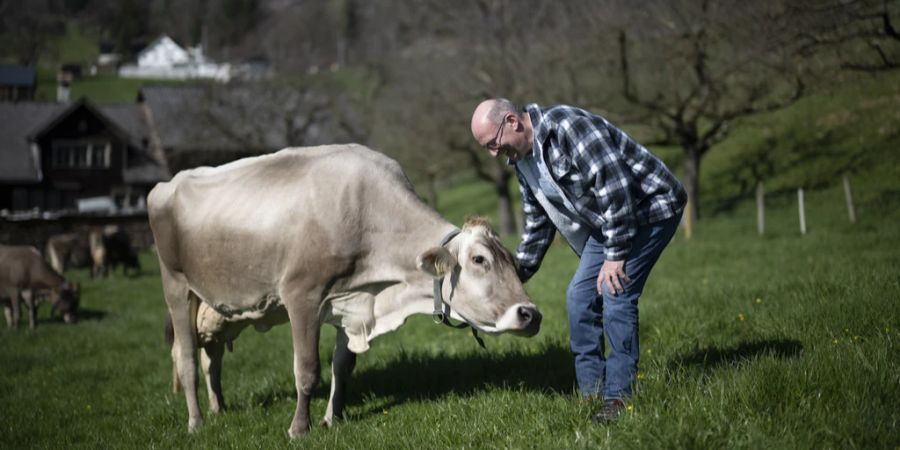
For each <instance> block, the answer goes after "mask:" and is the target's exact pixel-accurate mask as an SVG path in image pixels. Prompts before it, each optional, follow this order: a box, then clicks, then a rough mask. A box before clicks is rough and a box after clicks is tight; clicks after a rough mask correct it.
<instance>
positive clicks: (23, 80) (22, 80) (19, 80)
mask: <svg viewBox="0 0 900 450" xmlns="http://www.w3.org/2000/svg"><path fill="white" fill-rule="evenodd" d="M35 84H37V72H36V71H35V70H34V67H26V66H18V65H14V64H0V85H3V86H34V85H35Z"/></svg>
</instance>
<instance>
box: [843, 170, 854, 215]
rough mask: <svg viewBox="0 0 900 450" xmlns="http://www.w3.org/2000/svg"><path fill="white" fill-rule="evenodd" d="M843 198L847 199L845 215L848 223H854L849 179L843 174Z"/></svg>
mask: <svg viewBox="0 0 900 450" xmlns="http://www.w3.org/2000/svg"><path fill="white" fill-rule="evenodd" d="M844 197H846V198H847V215H849V216H850V223H856V209H855V208H854V207H853V194H852V193H851V192H850V179H849V178H847V174H844Z"/></svg>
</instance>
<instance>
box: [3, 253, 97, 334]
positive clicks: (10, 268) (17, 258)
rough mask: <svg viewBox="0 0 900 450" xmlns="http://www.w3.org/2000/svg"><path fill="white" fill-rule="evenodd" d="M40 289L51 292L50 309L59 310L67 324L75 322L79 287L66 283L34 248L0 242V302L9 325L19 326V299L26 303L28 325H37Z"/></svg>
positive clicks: (12, 326)
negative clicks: (0, 243)
mask: <svg viewBox="0 0 900 450" xmlns="http://www.w3.org/2000/svg"><path fill="white" fill-rule="evenodd" d="M42 291H50V298H51V301H52V302H53V310H54V311H58V312H60V313H61V314H62V316H63V319H64V320H65V321H66V322H67V323H72V322H74V321H75V318H76V312H77V309H78V302H79V291H80V289H79V286H78V285H77V284H72V283H68V282H66V279H65V278H63V276H62V275H60V274H58V273H56V271H54V270H53V268H52V267H50V265H49V264H48V263H47V261H44V259H43V258H42V257H41V253H40V252H39V251H38V250H37V249H36V248H34V247H28V246H7V245H0V303H3V307H4V308H3V309H4V313H5V315H6V324H7V325H8V326H9V327H10V328H18V327H19V302H20V301H24V302H25V304H26V305H27V306H28V312H29V315H28V325H29V326H30V327H31V328H32V329H34V328H35V327H36V326H37V306H38V297H39V295H40V294H41V293H42Z"/></svg>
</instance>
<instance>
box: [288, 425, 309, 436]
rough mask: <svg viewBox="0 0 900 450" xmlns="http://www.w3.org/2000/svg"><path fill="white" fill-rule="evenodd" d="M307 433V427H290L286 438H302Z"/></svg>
mask: <svg viewBox="0 0 900 450" xmlns="http://www.w3.org/2000/svg"><path fill="white" fill-rule="evenodd" d="M307 433H309V426H306V427H295V426H291V427H290V428H288V436H289V437H290V438H291V439H297V438H298V437H302V436H304V435H306V434H307Z"/></svg>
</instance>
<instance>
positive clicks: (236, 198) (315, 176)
mask: <svg viewBox="0 0 900 450" xmlns="http://www.w3.org/2000/svg"><path fill="white" fill-rule="evenodd" d="M385 190H388V191H392V192H391V194H392V195H393V196H394V197H397V196H399V197H400V198H403V197H410V196H413V197H414V194H413V193H412V190H411V188H410V186H409V184H408V181H407V180H406V178H405V176H404V175H403V173H402V171H401V170H400V168H399V165H397V164H396V162H394V161H393V160H391V159H390V158H387V157H386V156H384V155H382V154H380V153H377V152H374V151H372V150H369V149H367V148H365V147H363V146H359V145H339V146H321V147H308V148H289V149H285V150H282V151H279V152H277V153H274V154H270V155H264V156H259V157H253V158H245V159H242V160H238V161H235V162H232V163H229V164H225V165H223V166H219V167H215V168H210V167H203V168H197V169H193V170H187V171H183V172H180V173H178V174H177V175H176V176H175V177H174V178H173V179H172V181H170V182H168V183H160V184H158V185H157V186H156V187H155V188H154V189H153V191H152V192H151V193H150V196H149V198H148V208H149V215H150V222H151V227H152V229H153V233H154V236H155V237H156V241H157V242H156V243H157V248H158V251H159V255H160V260H161V261H162V262H163V263H164V264H166V265H167V267H168V268H170V269H172V270H175V271H178V272H183V273H184V274H185V275H186V276H187V278H188V280H189V281H190V284H191V285H192V288H194V289H195V290H197V291H198V292H197V293H198V294H199V295H200V296H201V297H203V298H205V299H209V298H210V297H215V298H216V302H222V303H227V304H230V305H234V304H238V305H237V306H238V307H241V306H250V305H247V304H246V302H247V301H253V300H252V298H253V297H259V298H262V297H265V296H267V295H270V294H272V289H273V288H274V287H275V286H276V285H277V283H278V281H279V280H280V279H281V277H283V276H285V272H286V271H289V270H291V268H292V267H296V266H297V265H306V266H309V267H327V266H328V265H329V264H330V260H334V259H340V258H342V257H345V256H346V257H348V258H350V257H352V256H350V255H345V254H346V253H347V252H348V251H350V252H352V251H354V250H353V249H354V248H356V247H358V246H357V245H354V240H355V239H359V232H358V231H359V230H361V229H366V228H368V227H367V226H366V224H364V223H362V222H363V221H366V220H373V219H375V220H377V219H378V218H377V217H376V218H373V216H372V215H371V214H367V211H371V210H372V209H373V207H377V205H373V204H372V203H373V202H377V201H382V200H379V199H383V198H384V197H385V195H384V194H385V192H384V191H385ZM326 259H329V260H326ZM241 304H243V305H241Z"/></svg>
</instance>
